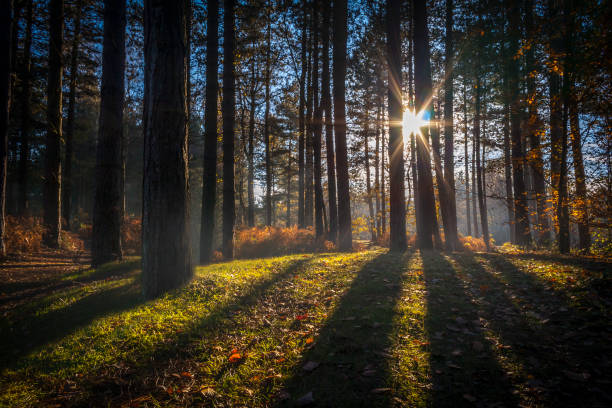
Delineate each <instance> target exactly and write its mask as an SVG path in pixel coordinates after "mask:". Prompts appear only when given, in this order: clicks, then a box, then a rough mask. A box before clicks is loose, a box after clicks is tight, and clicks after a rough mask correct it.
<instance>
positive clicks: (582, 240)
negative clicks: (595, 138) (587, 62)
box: [569, 86, 591, 252]
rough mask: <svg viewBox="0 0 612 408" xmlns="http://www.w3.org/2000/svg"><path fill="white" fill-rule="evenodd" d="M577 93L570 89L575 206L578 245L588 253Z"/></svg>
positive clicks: (585, 198)
mask: <svg viewBox="0 0 612 408" xmlns="http://www.w3.org/2000/svg"><path fill="white" fill-rule="evenodd" d="M572 88H573V86H572ZM575 92H576V90H575V89H570V95H569V97H570V100H569V102H570V104H569V122H570V141H571V144H572V159H573V161H574V175H575V177H576V200H575V205H576V207H577V209H578V240H579V242H578V245H579V248H580V249H581V250H582V251H584V252H588V251H589V249H590V247H591V234H590V231H589V208H588V205H587V188H586V175H585V173H584V161H583V158H582V137H581V135H580V124H579V119H578V104H577V101H576V93H575Z"/></svg>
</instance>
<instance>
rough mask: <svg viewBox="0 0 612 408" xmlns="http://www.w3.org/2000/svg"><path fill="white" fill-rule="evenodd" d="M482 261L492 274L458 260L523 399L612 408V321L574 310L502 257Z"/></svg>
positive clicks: (477, 264)
mask: <svg viewBox="0 0 612 408" xmlns="http://www.w3.org/2000/svg"><path fill="white" fill-rule="evenodd" d="M479 258H481V259H486V260H488V261H489V264H490V265H491V266H492V269H490V270H487V268H485V267H484V266H483V265H482V263H481V262H479V260H478V259H477V258H476V257H474V256H472V255H457V256H455V257H454V259H455V260H456V261H457V263H458V264H459V265H461V266H462V267H463V268H465V270H466V271H469V273H470V274H471V275H472V277H471V279H469V282H467V284H468V285H469V286H470V290H471V291H472V293H475V294H476V295H475V296H477V297H478V298H479V302H480V304H481V306H482V308H481V312H482V316H483V317H484V318H485V319H486V321H487V323H488V326H489V329H490V330H492V331H493V332H494V333H495V334H496V336H497V337H498V338H499V340H500V342H501V343H502V344H503V348H501V349H500V351H501V353H502V354H507V355H511V356H512V357H513V358H514V359H515V360H516V361H515V363H514V365H515V366H516V371H517V372H516V373H514V381H515V382H518V383H522V393H523V394H524V398H527V400H528V401H530V402H531V403H535V404H537V405H544V406H591V407H598V406H609V405H610V403H611V402H612V395H610V393H609V392H604V391H603V390H604V389H606V388H607V386H606V385H605V384H608V385H609V384H612V381H611V378H610V366H611V364H612V361H611V360H610V356H611V355H612V347H611V346H610V344H609V343H610V342H609V341H606V340H602V336H604V338H605V336H608V338H609V336H610V332H611V330H610V321H609V318H606V317H605V316H602V315H599V316H598V315H597V313H592V312H583V311H580V310H577V309H574V308H572V307H571V306H570V305H569V304H568V303H567V301H568V299H567V298H566V297H565V296H564V295H563V294H558V293H550V292H549V291H547V290H546V288H545V287H544V285H543V284H542V282H541V281H539V280H538V279H537V278H535V277H534V276H533V275H532V274H529V273H525V272H523V271H522V270H520V269H519V268H517V267H516V266H515V265H514V264H513V263H511V262H509V261H508V260H506V259H504V257H503V256H500V255H491V254H485V255H480V256H479ZM483 289H484V290H483ZM504 351H505V353H504Z"/></svg>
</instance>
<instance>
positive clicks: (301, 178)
mask: <svg viewBox="0 0 612 408" xmlns="http://www.w3.org/2000/svg"><path fill="white" fill-rule="evenodd" d="M302 8H303V16H302V36H301V47H300V60H301V64H302V67H301V68H302V69H301V72H300V101H299V132H300V135H299V136H298V138H299V139H298V226H299V227H300V228H304V227H305V226H306V222H305V217H306V215H305V208H304V206H305V203H304V194H305V188H306V185H305V168H304V164H305V163H304V153H305V149H306V118H305V112H304V110H305V106H306V72H307V71H308V62H307V61H306V48H307V41H306V37H307V36H306V27H307V20H308V19H307V18H306V14H307V13H306V10H307V3H306V2H303V3H302Z"/></svg>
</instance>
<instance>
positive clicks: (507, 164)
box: [503, 80, 516, 244]
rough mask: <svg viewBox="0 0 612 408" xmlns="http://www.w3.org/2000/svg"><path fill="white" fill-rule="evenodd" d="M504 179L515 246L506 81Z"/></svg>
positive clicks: (505, 85) (511, 234) (509, 221)
mask: <svg viewBox="0 0 612 408" xmlns="http://www.w3.org/2000/svg"><path fill="white" fill-rule="evenodd" d="M504 82H505V83H504V93H505V94H504V128H503V133H504V178H505V181H506V207H507V209H508V227H509V228H510V242H512V243H513V244H516V228H515V226H514V225H515V222H516V221H515V219H514V198H513V194H512V159H511V157H510V104H509V101H508V95H507V80H505V81H504Z"/></svg>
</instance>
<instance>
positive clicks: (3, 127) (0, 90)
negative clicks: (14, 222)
mask: <svg viewBox="0 0 612 408" xmlns="http://www.w3.org/2000/svg"><path fill="white" fill-rule="evenodd" d="M12 23H13V0H8V1H4V2H3V3H2V6H0V55H1V56H2V58H0V137H2V141H1V142H0V257H4V256H5V255H6V243H5V242H4V238H5V221H4V215H5V210H6V170H7V159H8V125H9V113H10V108H11V103H10V102H11V70H12V65H11V58H12V55H11V54H12V52H11V51H12V50H11V36H12V26H11V25H12Z"/></svg>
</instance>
